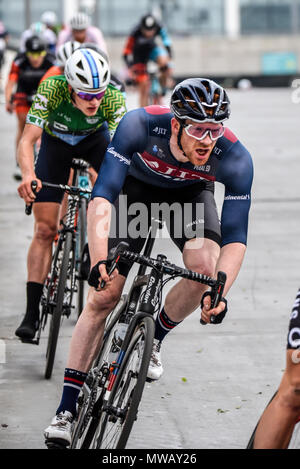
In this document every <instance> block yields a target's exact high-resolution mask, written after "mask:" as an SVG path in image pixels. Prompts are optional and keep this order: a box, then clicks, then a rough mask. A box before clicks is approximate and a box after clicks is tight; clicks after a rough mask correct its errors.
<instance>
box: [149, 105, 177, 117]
mask: <svg viewBox="0 0 300 469" xmlns="http://www.w3.org/2000/svg"><path fill="white" fill-rule="evenodd" d="M144 109H145V111H146V112H147V114H152V115H154V116H157V115H159V114H169V113H170V112H171V111H170V108H169V107H168V106H158V105H154V106H146V107H144Z"/></svg>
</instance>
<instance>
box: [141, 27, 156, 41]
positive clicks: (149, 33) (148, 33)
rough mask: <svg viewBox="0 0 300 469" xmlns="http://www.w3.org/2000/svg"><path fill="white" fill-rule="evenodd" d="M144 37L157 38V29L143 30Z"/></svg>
mask: <svg viewBox="0 0 300 469" xmlns="http://www.w3.org/2000/svg"><path fill="white" fill-rule="evenodd" d="M142 33H143V36H145V37H147V38H148V39H150V38H151V37H153V36H155V29H144V28H143V29H142Z"/></svg>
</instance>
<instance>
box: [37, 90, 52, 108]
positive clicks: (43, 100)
mask: <svg viewBox="0 0 300 469" xmlns="http://www.w3.org/2000/svg"><path fill="white" fill-rule="evenodd" d="M36 97H37V98H38V99H39V100H40V102H41V103H43V104H45V105H47V104H48V101H49V99H48V98H46V96H44V95H42V94H40V93H37V95H36Z"/></svg>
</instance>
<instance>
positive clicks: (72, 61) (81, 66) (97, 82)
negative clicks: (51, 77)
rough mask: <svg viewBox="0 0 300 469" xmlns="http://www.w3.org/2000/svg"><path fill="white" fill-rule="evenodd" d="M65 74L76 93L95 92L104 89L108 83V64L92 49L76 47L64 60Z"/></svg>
mask: <svg viewBox="0 0 300 469" xmlns="http://www.w3.org/2000/svg"><path fill="white" fill-rule="evenodd" d="M65 76H66V79H67V82H68V83H69V85H70V86H71V87H72V88H73V90H74V91H75V92H76V93H78V92H80V91H83V92H85V93H91V94H92V93H95V94H96V93H99V92H101V91H104V90H106V88H107V86H108V84H109V80H110V69H109V64H108V62H107V60H105V58H104V57H103V56H102V55H100V54H99V53H98V52H96V51H94V50H92V49H76V50H75V52H73V54H72V55H71V57H70V58H69V59H68V60H67V62H66V66H65Z"/></svg>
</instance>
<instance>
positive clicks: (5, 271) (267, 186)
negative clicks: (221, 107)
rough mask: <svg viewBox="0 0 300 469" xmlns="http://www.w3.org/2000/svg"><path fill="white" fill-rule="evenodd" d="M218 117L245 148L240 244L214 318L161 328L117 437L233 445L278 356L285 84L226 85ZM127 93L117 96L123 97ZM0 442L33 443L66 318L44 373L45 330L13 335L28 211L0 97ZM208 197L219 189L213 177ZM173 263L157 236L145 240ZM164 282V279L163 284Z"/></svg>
mask: <svg viewBox="0 0 300 469" xmlns="http://www.w3.org/2000/svg"><path fill="white" fill-rule="evenodd" d="M230 96H231V100H232V118H231V120H230V128H231V129H232V130H233V131H234V132H235V133H236V134H237V135H238V137H239V138H240V140H241V141H242V142H243V143H244V144H245V145H246V147H247V148H248V149H249V151H250V152H251V153H252V155H253V159H254V166H255V180H254V186H253V203H252V209H251V216H250V223H249V244H248V250H247V254H246V257H245V261H244V264H243V267H242V270H241V272H240V275H239V277H238V279H237V281H236V282H235V284H234V286H233V287H232V289H231V291H230V294H229V295H228V300H229V313H228V316H227V318H226V320H225V322H224V323H223V324H222V325H219V326H212V325H211V326H205V327H203V326H200V324H199V312H198V311H196V312H194V313H193V314H192V315H191V316H190V317H189V318H188V319H186V320H185V321H184V322H183V323H182V324H181V325H180V326H178V327H177V328H176V329H175V330H174V331H173V332H172V333H171V334H169V336H168V337H167V338H166V340H165V342H164V344H163V348H162V358H163V365H164V369H165V372H164V375H163V377H162V378H161V380H160V381H159V382H157V383H153V384H147V385H146V389H145V392H144V395H143V399H142V403H141V406H140V411H139V418H138V420H137V422H136V424H135V425H134V429H133V432H132V435H131V438H130V441H129V445H128V447H129V448H154V449H158V448H160V449H162V448H178V449H187V448H196V449H202V448H209V449H223V448H226V449H229V448H233V449H241V448H244V447H245V445H246V443H247V441H248V438H249V436H250V434H251V432H252V429H253V427H254V425H255V423H256V421H257V419H258V417H259V415H260V413H261V411H262V409H263V408H264V406H265V405H266V403H267V402H268V400H269V399H270V397H271V396H272V394H273V392H274V390H275V389H276V387H277V386H278V384H279V381H280V379H281V376H282V372H283V370H284V367H285V341H286V334H287V328H288V321H289V314H290V310H291V306H292V304H293V300H294V297H295V294H296V291H297V288H298V286H299V282H300V280H299V261H300V247H299V239H300V217H299V212H300V210H299V209H300V189H299V182H298V181H299V148H300V135H299V132H298V127H297V122H298V120H299V104H298V105H297V104H294V103H293V102H292V93H291V90H290V89H251V90H248V91H239V90H230ZM135 106H136V96H135V95H130V96H129V107H130V108H132V107H135ZM0 117H1V126H0V148H1V163H2V164H1V172H0V197H1V204H0V226H1V231H0V260H1V262H0V279H1V280H0V298H1V308H0V339H1V341H0V448H2V449H4V448H6V449H21V448H26V449H30V448H36V449H37V448H44V441H43V433H42V432H43V429H44V428H45V427H46V426H47V425H48V424H49V421H50V419H51V418H52V416H53V415H54V413H55V410H56V407H57V405H58V403H59V400H60V395H61V388H62V382H63V370H64V367H65V362H66V358H67V353H68V346H69V341H70V337H71V334H72V330H73V328H74V324H75V318H72V317H71V318H70V319H69V320H68V321H66V322H65V323H64V324H63V327H62V329H61V335H60V339H59V345H58V349H57V357H56V363H55V369H54V373H53V377H52V379H51V380H50V381H46V380H44V378H43V373H44V366H45V348H46V338H45V337H44V338H43V339H42V340H41V343H40V345H39V346H38V347H37V346H33V345H25V344H22V343H21V342H19V341H18V340H17V338H16V337H15V336H14V331H15V329H16V327H17V326H18V324H19V322H20V319H21V316H22V314H23V313H24V307H25V284H26V254H27V249H28V246H29V243H30V240H31V237H32V229H33V218H32V217H27V216H25V214H24V204H23V202H22V201H21V200H20V199H19V197H18V195H17V183H16V182H15V181H14V180H13V179H12V173H13V171H14V168H15V164H14V135H15V127H16V121H15V117H14V116H11V115H7V114H6V113H5V109H4V106H3V104H1V106H0ZM216 197H217V201H218V207H219V208H220V206H221V200H222V188H221V187H217V194H216ZM158 252H163V253H165V254H166V255H167V256H169V257H170V259H172V261H173V262H175V263H179V264H181V263H182V261H181V258H180V254H179V251H178V250H177V248H176V247H175V246H174V245H172V243H171V242H170V241H169V240H168V239H160V240H158V241H157V243H156V246H155V250H154V253H158ZM166 291H167V289H166Z"/></svg>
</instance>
